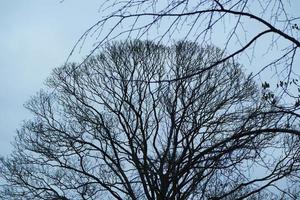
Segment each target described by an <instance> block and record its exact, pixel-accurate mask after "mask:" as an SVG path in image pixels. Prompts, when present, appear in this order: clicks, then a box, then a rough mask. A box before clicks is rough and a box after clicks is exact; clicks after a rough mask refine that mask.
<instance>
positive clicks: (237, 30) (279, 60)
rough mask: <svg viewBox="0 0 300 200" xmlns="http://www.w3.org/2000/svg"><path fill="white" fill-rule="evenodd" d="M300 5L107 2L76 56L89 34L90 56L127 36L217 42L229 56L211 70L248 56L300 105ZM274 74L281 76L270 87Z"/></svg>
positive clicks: (228, 0)
mask: <svg viewBox="0 0 300 200" xmlns="http://www.w3.org/2000/svg"><path fill="white" fill-rule="evenodd" d="M297 5H298V4H297V0H286V1H282V0H257V1H249V0H199V1H189V0H168V1H164V0H162V1H157V0H124V1H116V0H108V1H104V3H103V5H101V7H100V9H99V10H100V14H101V16H102V18H101V19H100V20H98V21H97V22H96V23H95V24H94V25H92V26H91V27H90V28H89V29H88V30H87V31H86V32H85V33H84V34H83V35H82V37H81V38H80V39H79V40H78V42H77V44H76V45H75V47H74V49H73V50H72V52H71V54H72V53H73V52H74V50H75V49H76V48H77V47H79V46H80V48H81V47H82V43H85V41H86V40H88V39H89V38H90V37H89V36H94V37H92V40H94V42H95V46H94V47H93V48H92V51H91V54H92V53H93V52H94V51H96V50H97V49H98V48H99V47H101V46H102V45H104V44H105V43H106V42H107V41H111V40H114V39H126V38H134V39H137V38H138V39H145V38H146V39H148V40H149V39H150V40H156V41H160V42H162V43H168V42H170V41H174V40H178V39H180V40H182V39H188V40H189V41H197V42H198V43H201V44H210V45H211V44H213V45H217V46H219V47H220V48H221V49H225V51H226V54H227V56H224V57H222V59H221V60H215V62H213V63H211V65H209V66H206V67H207V68H212V67H215V66H216V65H218V64H219V63H222V62H226V61H228V60H229V59H237V58H239V60H241V58H243V61H244V62H243V64H245V63H248V62H246V60H249V61H250V62H249V63H248V64H247V67H248V70H250V71H251V72H253V76H255V77H257V76H258V75H262V77H260V78H261V79H262V82H264V81H267V82H268V83H269V86H270V88H271V89H272V91H273V92H275V93H276V94H277V96H278V97H282V98H290V97H292V102H291V103H292V104H293V105H290V106H294V105H296V107H298V105H299V104H300V103H299V102H300V100H299V91H300V85H299V82H298V79H299V71H297V68H295V67H294V65H296V66H297V63H298V62H296V64H295V61H296V58H297V57H299V54H298V53H297V50H298V49H299V47H300V38H299V31H300V29H299V27H300V25H298V24H299V20H300V16H299V15H298V16H293V15H292V10H293V9H294V8H295V7H297ZM294 14H295V13H294ZM95 39H96V40H95ZM88 48H89V47H88ZM264 71H265V72H266V73H265V74H264V73H263V72H264ZM200 73H202V71H193V72H192V73H189V74H185V76H187V77H191V76H196V75H198V74H200ZM269 74H272V75H276V76H277V79H275V81H271V84H270V82H269V81H268V79H269V78H270V77H271V76H269ZM180 78H181V77H180ZM176 79H178V77H177V78H176ZM170 81H175V80H172V79H170Z"/></svg>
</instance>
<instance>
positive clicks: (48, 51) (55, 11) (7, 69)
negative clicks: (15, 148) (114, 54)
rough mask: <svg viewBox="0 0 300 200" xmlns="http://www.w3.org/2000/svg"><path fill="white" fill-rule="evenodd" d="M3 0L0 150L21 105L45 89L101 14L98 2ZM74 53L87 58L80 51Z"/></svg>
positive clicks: (22, 115)
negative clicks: (77, 42) (52, 76)
mask: <svg viewBox="0 0 300 200" xmlns="http://www.w3.org/2000/svg"><path fill="white" fill-rule="evenodd" d="M59 2H60V1H59V0H43V1H41V0H1V1H0V27H1V28H0V47H1V48H0V76H1V77H0V154H2V155H4V154H7V153H9V152H10V151H11V150H12V148H11V144H10V142H11V141H12V140H13V137H14V135H15V134H16V129H17V128H19V127H20V125H21V122H22V120H24V119H26V118H27V119H28V118H29V117H30V114H29V112H27V111H26V109H25V108H24V107H23V104H24V102H26V101H27V100H28V99H29V98H30V96H32V95H34V94H35V93H36V92H37V91H38V90H40V89H41V88H42V87H43V82H44V81H45V79H46V78H47V77H48V76H49V74H50V73H51V70H52V69H53V68H54V67H58V66H60V65H62V64H63V63H64V62H65V60H66V58H67V56H68V53H69V52H70V50H71V48H72V46H73V45H74V44H75V42H76V40H77V39H78V38H79V37H80V35H81V34H82V33H83V32H84V30H86V29H87V28H88V27H89V25H91V24H92V23H93V22H95V20H96V19H97V18H99V15H100V14H99V13H98V12H97V6H99V0H89V1H88V3H86V2H87V1H84V0H72V1H64V3H59ZM75 56H77V57H79V59H80V58H81V57H83V55H82V54H75Z"/></svg>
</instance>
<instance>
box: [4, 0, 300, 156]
mask: <svg viewBox="0 0 300 200" xmlns="http://www.w3.org/2000/svg"><path fill="white" fill-rule="evenodd" d="M100 2H101V1H99V0H88V1H86V0H65V1H64V2H63V3H60V0H0V27H1V28H0V47H1V48H0V154H1V155H5V154H7V153H9V152H10V151H11V150H12V147H11V144H10V143H11V142H12V140H13V137H14V135H15V134H16V129H18V128H20V126H21V123H22V120H25V119H28V118H30V114H29V112H28V111H26V109H25V108H24V107H23V104H24V103H25V102H26V101H27V100H29V98H30V96H32V95H34V94H35V93H36V92H37V91H39V90H40V89H41V88H42V87H43V82H44V81H45V79H46V78H47V77H48V76H49V75H50V73H51V71H52V69H53V68H55V67H58V66H61V65H62V64H64V62H65V61H66V58H67V56H68V54H69V53H70V50H71V48H72V47H73V45H74V44H75V42H76V41H77V39H78V38H79V37H80V35H81V34H82V33H83V32H84V31H85V30H86V29H87V28H88V27H89V26H90V25H92V24H93V23H95V21H96V20H97V19H99V18H100V15H101V13H98V8H99V6H100ZM297 4H298V5H299V6H298V5H297ZM297 4H294V5H297V6H294V7H293V8H292V10H293V12H299V10H300V1H298V3H297ZM296 15H299V14H296ZM84 55H85V54H84V53H82V54H75V57H73V58H74V59H75V60H76V59H77V60H80V59H81V58H83V57H84ZM297 62H298V61H297ZM299 69H300V67H299ZM299 71H300V70H298V72H299Z"/></svg>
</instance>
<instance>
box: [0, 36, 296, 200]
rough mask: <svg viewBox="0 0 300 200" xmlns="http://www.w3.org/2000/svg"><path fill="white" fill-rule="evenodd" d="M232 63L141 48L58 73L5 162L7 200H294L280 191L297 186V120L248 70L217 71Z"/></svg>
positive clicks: (32, 104) (213, 54) (187, 51)
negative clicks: (277, 199) (271, 100)
mask: <svg viewBox="0 0 300 200" xmlns="http://www.w3.org/2000/svg"><path fill="white" fill-rule="evenodd" d="M224 57H226V54H225V53H224V52H223V51H221V50H220V49H218V48H216V47H213V46H205V47H204V46H200V45H198V44H197V43H193V42H177V43H175V44H174V45H172V46H164V45H161V44H157V43H154V42H150V41H145V42H142V41H139V40H134V41H131V42H115V43H112V44H109V45H106V47H105V48H104V50H103V51H102V52H101V53H100V54H99V55H97V56H92V57H90V58H89V59H87V60H86V61H85V62H84V63H83V64H82V65H81V67H80V68H77V69H76V70H74V68H76V66H78V65H77V64H67V65H65V66H63V67H61V68H57V69H56V70H54V72H53V75H52V76H51V77H50V78H49V79H48V80H47V85H48V87H49V89H48V90H46V91H41V92H39V93H38V94H37V95H36V96H34V97H33V98H32V99H31V101H29V102H28V103H27V104H26V107H27V108H28V109H29V110H30V111H31V112H32V113H33V114H34V118H33V119H32V120H29V121H27V122H25V123H24V125H23V127H22V128H21V129H20V130H19V131H18V135H17V137H16V141H15V143H14V144H15V151H14V152H13V153H12V154H11V156H10V157H8V158H2V159H1V162H0V163H1V164H0V175H1V178H2V179H1V181H0V182H1V184H2V185H1V187H0V195H1V196H0V197H1V198H4V199H61V200H63V199H64V200H67V199H120V200H121V199H159V200H167V199H168V200H169V199H174V200H175V199H176V200H179V199H182V200H187V199H203V200H208V199H211V200H213V199H272V198H274V197H282V198H285V199H296V198H297V197H296V196H295V195H297V194H294V193H293V191H294V190H292V189H291V188H285V187H284V186H283V185H281V184H280V183H281V182H284V183H291V184H293V185H296V184H297V181H298V182H299V178H298V175H299V173H298V172H299V169H300V168H299V167H300V166H299V164H300V153H299V152H300V151H299V150H300V140H299V138H300V131H299V115H298V114H297V113H295V112H291V111H290V110H284V109H279V108H278V106H274V105H273V104H270V103H269V101H268V96H266V95H267V94H268V93H266V92H265V90H266V89H260V88H259V87H258V86H257V85H256V84H255V83H254V82H253V80H252V78H251V77H250V76H247V75H245V74H244V73H243V72H242V69H241V66H240V65H239V64H238V63H236V62H231V61H229V60H224V61H223V62H222V63H220V64H218V65H216V66H215V67H213V68H211V67H209V68H208V67H207V66H211V65H212V64H213V63H214V62H215V60H222V59H224ZM199 71H201V73H198V72H199ZM195 72H197V73H195ZM191 73H194V74H195V75H193V76H189V74H191ZM183 77H184V78H183ZM170 79H174V80H176V81H167V80H170ZM53 88H54V90H53ZM281 104H282V105H283V104H284V102H281V100H278V102H277V104H276V105H281Z"/></svg>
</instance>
